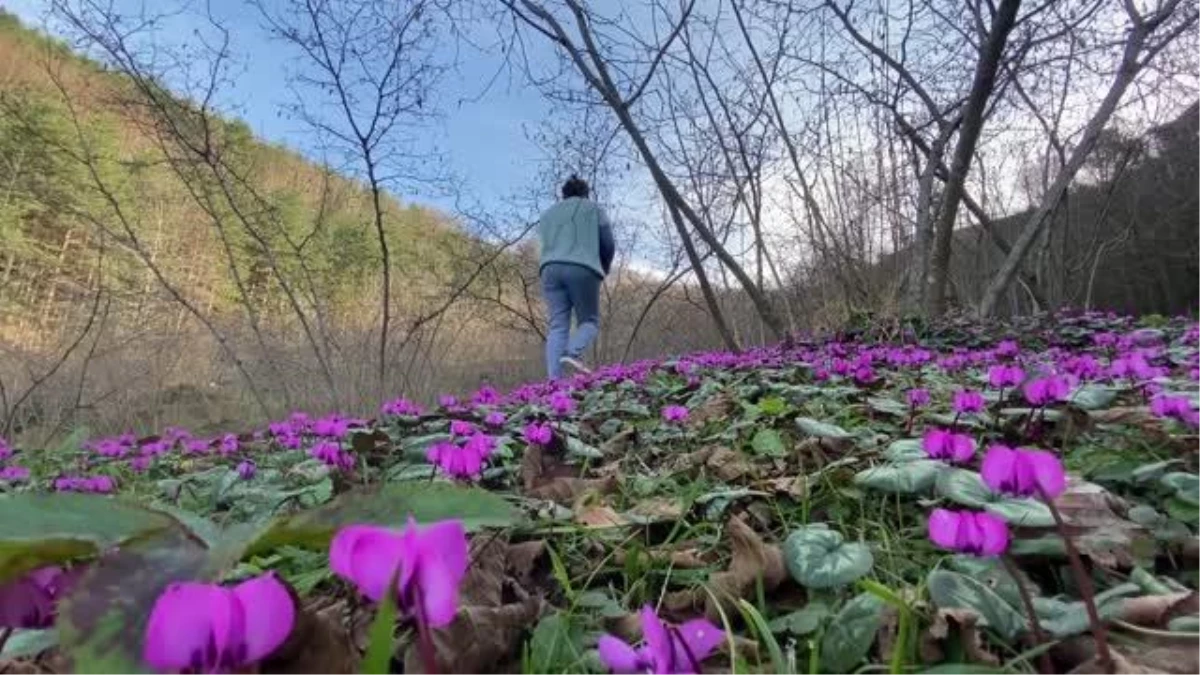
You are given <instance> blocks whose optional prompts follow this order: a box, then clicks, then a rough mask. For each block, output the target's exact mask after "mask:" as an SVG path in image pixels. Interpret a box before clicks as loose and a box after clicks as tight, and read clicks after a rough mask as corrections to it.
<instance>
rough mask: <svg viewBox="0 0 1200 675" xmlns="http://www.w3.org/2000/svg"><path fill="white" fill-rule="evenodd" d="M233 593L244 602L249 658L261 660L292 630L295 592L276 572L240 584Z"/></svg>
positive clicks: (248, 660) (247, 658)
mask: <svg viewBox="0 0 1200 675" xmlns="http://www.w3.org/2000/svg"><path fill="white" fill-rule="evenodd" d="M233 596H234V598H236V599H237V600H239V601H240V602H241V603H242V607H243V609H244V611H245V616H246V625H245V630H244V633H243V634H244V640H245V644H246V654H245V660H246V661H247V662H251V663H253V662H256V661H261V660H262V659H264V658H266V657H267V656H268V655H270V654H271V652H273V651H275V650H276V649H277V648H278V647H279V645H281V644H283V641H284V640H286V639H287V637H288V635H290V634H291V632H292V627H293V625H294V624H295V621H296V607H295V605H294V604H293V602H292V596H291V594H290V593H288V590H287V588H286V587H284V585H283V584H282V583H281V582H280V581H279V578H278V577H277V576H276V575H275V573H274V572H268V573H267V574H264V575H262V576H259V577H256V578H254V579H250V580H249V581H245V582H242V583H241V584H238V585H237V586H235V587H234V588H233Z"/></svg>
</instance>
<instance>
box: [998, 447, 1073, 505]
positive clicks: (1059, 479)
mask: <svg viewBox="0 0 1200 675" xmlns="http://www.w3.org/2000/svg"><path fill="white" fill-rule="evenodd" d="M979 474H980V476H982V477H983V482H984V484H985V485H987V486H988V487H989V488H991V490H992V491H993V492H996V493H999V494H1007V495H1015V496H1018V497H1038V496H1041V497H1045V498H1046V499H1054V498H1055V497H1058V496H1059V495H1061V494H1062V493H1063V491H1064V490H1066V488H1067V475H1066V473H1065V472H1064V471H1063V465H1062V462H1061V461H1059V459H1058V457H1057V456H1056V455H1055V454H1054V453H1052V452H1049V451H1047V450H1034V449H1030V448H1017V449H1013V448H1009V447H1007V446H1004V445H992V446H990V447H989V448H988V451H987V454H985V455H984V456H983V464H982V465H980V467H979Z"/></svg>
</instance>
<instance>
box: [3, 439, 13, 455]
mask: <svg viewBox="0 0 1200 675" xmlns="http://www.w3.org/2000/svg"><path fill="white" fill-rule="evenodd" d="M12 456H13V449H12V446H11V445H9V444H8V443H6V442H5V441H4V439H3V438H0V460H5V459H8V458H9V457H12Z"/></svg>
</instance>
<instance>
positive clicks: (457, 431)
mask: <svg viewBox="0 0 1200 675" xmlns="http://www.w3.org/2000/svg"><path fill="white" fill-rule="evenodd" d="M474 433H475V425H474V424H471V423H470V422H467V421H464V420H450V435H451V436H459V437H466V436H470V435H472V434H474Z"/></svg>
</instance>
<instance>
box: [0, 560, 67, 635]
mask: <svg viewBox="0 0 1200 675" xmlns="http://www.w3.org/2000/svg"><path fill="white" fill-rule="evenodd" d="M76 569H82V568H76ZM78 578H79V572H77V571H76V570H75V569H73V570H71V571H69V572H68V571H64V570H63V569H62V568H61V567H54V566H51V567H42V568H39V569H36V570H33V571H32V572H28V573H26V574H25V575H24V576H21V577H18V578H17V579H14V580H12V581H9V582H7V583H3V584H0V630H6V629H14V628H23V629H44V628H50V627H51V626H53V625H54V617H55V612H56V610H57V607H56V605H57V603H58V601H59V600H60V599H62V598H63V597H64V596H65V595H66V594H67V593H68V592H69V591H70V590H71V586H72V585H73V584H74V582H75V581H76V580H77V579H78Z"/></svg>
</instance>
